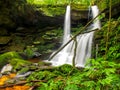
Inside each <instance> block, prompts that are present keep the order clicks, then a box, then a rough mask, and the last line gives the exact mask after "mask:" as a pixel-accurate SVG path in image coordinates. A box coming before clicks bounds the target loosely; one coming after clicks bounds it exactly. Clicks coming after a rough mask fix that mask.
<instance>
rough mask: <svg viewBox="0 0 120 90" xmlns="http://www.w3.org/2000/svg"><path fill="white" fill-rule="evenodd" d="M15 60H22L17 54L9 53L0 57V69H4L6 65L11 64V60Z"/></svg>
mask: <svg viewBox="0 0 120 90" xmlns="http://www.w3.org/2000/svg"><path fill="white" fill-rule="evenodd" d="M13 58H19V59H22V58H21V57H20V56H19V54H18V53H17V52H7V53H4V54H1V55H0V68H2V67H3V66H4V65H5V64H7V63H9V62H11V61H10V60H11V59H13Z"/></svg>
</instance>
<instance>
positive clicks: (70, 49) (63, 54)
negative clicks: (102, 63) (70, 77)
mask: <svg viewBox="0 0 120 90" xmlns="http://www.w3.org/2000/svg"><path fill="white" fill-rule="evenodd" d="M91 10H92V16H93V18H94V17H96V16H97V15H98V13H99V10H98V8H97V6H92V7H91ZM64 22H65V23H64V24H65V25H64V36H63V44H62V46H63V45H64V44H66V43H67V41H69V40H70V39H71V32H70V6H67V8H66V14H65V21H64ZM91 25H92V27H91V26H90V27H91V28H90V29H89V30H94V29H97V28H98V29H100V21H99V19H98V18H96V19H95V21H94V22H93V24H91ZM93 36H94V31H92V32H90V33H85V34H81V35H79V36H77V37H76V41H77V47H76V49H77V50H76V57H75V66H77V67H84V66H85V63H86V61H87V60H88V59H89V58H91V50H92V39H93ZM74 48H75V41H71V42H70V43H69V44H68V45H67V46H66V47H65V48H64V49H62V50H61V51H60V52H59V53H58V54H57V55H56V56H54V57H53V59H52V60H51V62H52V65H53V66H58V65H63V64H71V65H72V60H73V56H74ZM53 54H54V53H53Z"/></svg>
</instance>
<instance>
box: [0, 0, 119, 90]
mask: <svg viewBox="0 0 120 90" xmlns="http://www.w3.org/2000/svg"><path fill="white" fill-rule="evenodd" d="M67 5H70V6H71V31H72V34H73V35H76V33H78V32H79V31H80V30H82V28H84V26H85V25H86V24H87V23H88V22H89V21H90V20H88V8H89V7H90V6H92V5H97V6H98V8H99V10H100V14H99V16H98V18H99V19H100V21H101V29H100V30H97V31H96V32H95V35H94V39H93V42H94V43H93V46H92V58H91V59H90V60H88V62H87V63H86V66H87V65H90V67H86V68H83V67H74V66H72V65H68V64H64V65H61V66H56V67H53V66H51V63H47V62H42V61H43V60H45V59H48V58H49V56H50V55H51V53H52V52H53V51H54V50H56V49H58V48H59V47H60V46H61V44H62V42H61V39H62V36H63V27H64V15H65V11H66V10H65V9H66V6H67ZM119 6H120V0H0V12H1V13H0V70H2V68H3V67H4V66H5V65H12V70H11V71H6V72H4V73H2V72H0V90H120V7H119ZM80 16H81V17H80ZM53 42H54V43H53ZM26 73H30V74H29V75H27V76H24V77H21V78H19V77H16V76H17V75H18V74H19V75H26ZM11 75H13V76H11ZM18 88H19V89H18ZM28 88H29V89H28Z"/></svg>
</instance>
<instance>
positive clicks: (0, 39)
mask: <svg viewBox="0 0 120 90" xmlns="http://www.w3.org/2000/svg"><path fill="white" fill-rule="evenodd" d="M10 41H11V37H10V36H0V45H5V44H8V43H9V42H10Z"/></svg>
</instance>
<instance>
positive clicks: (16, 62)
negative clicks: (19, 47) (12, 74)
mask: <svg viewBox="0 0 120 90" xmlns="http://www.w3.org/2000/svg"><path fill="white" fill-rule="evenodd" d="M9 63H10V64H11V65H12V66H13V68H14V70H18V69H19V70H21V69H22V68H24V67H27V66H29V65H31V62H29V61H26V60H23V59H19V58H13V59H11V60H9ZM23 71H24V70H23ZM25 71H26V70H25Z"/></svg>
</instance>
